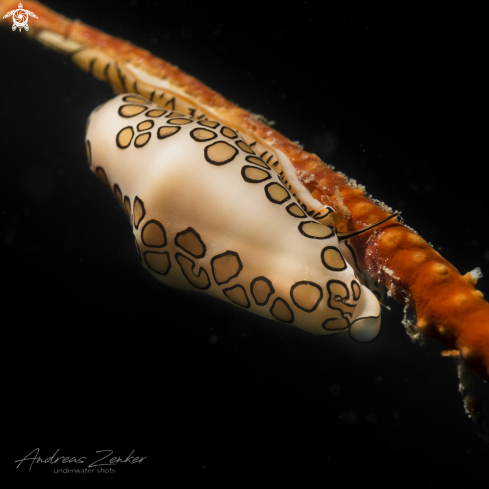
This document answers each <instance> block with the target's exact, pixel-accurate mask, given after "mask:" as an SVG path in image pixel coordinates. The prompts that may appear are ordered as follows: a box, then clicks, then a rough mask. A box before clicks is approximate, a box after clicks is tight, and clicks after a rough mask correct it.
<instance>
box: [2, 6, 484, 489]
mask: <svg viewBox="0 0 489 489" xmlns="http://www.w3.org/2000/svg"><path fill="white" fill-rule="evenodd" d="M156 3H157V4H159V5H156V4H155V3H154V2H142V1H138V2H126V1H124V2H103V3H100V4H98V3H97V6H96V7H95V6H94V4H91V3H90V2H70V3H66V2H59V1H58V2H57V1H52V2H49V6H50V7H51V8H53V9H55V10H57V11H59V12H60V13H62V14H64V15H66V16H67V17H70V18H79V19H81V20H82V21H84V22H85V23H87V24H90V25H93V26H95V27H97V28H99V29H102V30H103V31H106V32H107V33H109V34H112V35H115V36H118V37H121V38H123V39H126V40H129V41H131V42H132V43H133V44H135V45H138V46H140V47H143V48H145V49H148V50H150V51H151V52H153V54H155V55H157V56H160V57H162V58H163V59H166V60H168V61H170V62H172V63H174V64H176V65H178V66H179V67H180V68H181V69H183V70H184V71H186V72H188V73H190V74H192V75H194V76H196V77H197V78H199V79H200V80H201V81H203V82H204V83H206V84H207V85H209V86H210V87H211V88H213V89H214V90H216V91H218V92H220V93H222V94H223V95H224V96H226V97H227V98H229V99H230V100H232V101H234V102H236V103H238V104H239V105H241V106H242V107H244V108H246V109H249V110H251V111H252V112H255V113H259V114H262V115H264V116H265V117H267V118H268V119H269V120H273V121H275V122H276V126H275V127H276V128H277V129H278V130H279V131H280V132H282V133H284V134H285V135H286V136H287V137H289V138H290V139H292V140H294V141H295V140H298V141H300V142H301V143H302V144H304V145H305V149H306V150H308V151H310V152H314V153H317V154H318V155H319V156H320V157H322V158H323V159H324V160H325V161H327V162H328V163H330V164H333V165H335V166H336V169H337V170H339V171H342V172H344V173H345V174H347V175H348V176H350V177H352V178H355V179H357V180H358V181H359V182H360V183H362V184H363V185H365V186H366V188H367V192H368V193H371V194H372V195H374V196H375V197H376V198H377V199H380V200H383V201H385V202H386V203H388V204H389V205H391V206H392V207H394V208H395V209H397V210H401V211H402V213H403V217H404V219H405V222H406V223H407V224H408V225H410V226H411V227H413V228H414V229H415V230H416V231H418V232H419V233H420V234H421V235H422V236H423V237H424V238H425V239H426V240H427V241H429V242H431V243H432V244H433V246H434V247H435V248H436V249H437V250H440V252H441V253H442V255H443V256H445V257H446V258H447V259H448V260H449V261H451V262H452V263H453V264H454V265H455V266H456V267H457V268H458V269H459V271H460V272H461V273H465V272H467V271H468V270H471V269H473V268H475V267H476V266H480V267H481V268H482V270H483V272H484V271H485V272H486V274H487V273H488V272H489V266H488V261H489V236H488V231H487V227H486V226H487V210H488V199H487V190H486V185H487V183H486V179H485V176H484V175H485V168H486V167H487V149H486V145H487V129H488V127H487V116H488V103H487V95H486V92H487V86H488V80H487V75H486V73H485V65H486V63H487V58H486V49H485V46H487V41H488V39H487V34H486V33H487V28H486V26H485V25H483V22H482V12H477V11H475V10H474V11H469V10H468V8H466V9H464V8H462V9H461V10H458V11H446V10H444V11H437V12H427V11H420V10H414V9H411V8H410V7H409V6H408V5H405V7H404V8H402V9H401V8H399V9H397V10H396V9H391V10H380V9H379V10H374V9H370V10H369V9H365V10H362V11H360V10H356V9H353V8H347V7H345V8H344V9H343V11H341V12H338V11H331V9H330V7H329V6H328V5H327V4H322V3H321V4H319V3H315V2H291V3H289V4H287V6H286V4H285V3H284V2H275V1H264V2H253V1H252V2H248V3H246V4H242V5H238V4H231V3H230V2H189V1H180V2H178V3H171V2H156ZM320 5H323V6H322V7H321V6H320ZM35 22H36V21H35V19H34V20H30V21H29V23H30V25H34V23H35ZM0 42H1V55H2V77H1V88H2V93H3V101H2V104H1V110H2V129H3V130H2V133H1V134H2V136H1V137H2V158H1V159H2V179H1V180H0V182H1V193H0V195H1V219H2V221H1V223H2V224H1V243H2V253H1V257H2V278H3V284H4V288H5V290H6V291H7V294H4V295H3V304H4V307H3V310H4V315H3V318H4V319H3V321H2V323H3V324H4V330H6V331H7V330H8V331H13V332H14V333H15V337H14V339H13V340H12V341H8V342H7V343H4V348H5V349H6V350H7V356H8V357H9V358H11V361H10V366H9V367H8V370H7V375H8V377H9V378H12V379H13V381H14V383H15V390H14V392H13V395H12V397H11V405H12V407H14V409H15V416H14V417H13V418H12V422H14V423H15V426H16V427H17V433H18V435H17V437H16V444H15V448H13V449H12V451H13V454H12V458H13V456H14V455H15V458H20V457H21V456H24V455H26V454H27V453H28V452H29V451H31V450H32V449H34V448H36V447H39V448H40V449H41V457H43V458H46V457H47V456H49V455H52V454H53V453H54V451H55V450H56V449H57V448H59V450H60V452H59V454H63V455H68V456H71V457H75V456H78V457H80V456H87V459H93V457H94V456H95V455H94V454H95V452H96V451H97V450H102V449H113V450H114V454H115V455H119V456H121V457H125V456H126V455H128V454H129V453H130V452H131V450H133V449H134V450H135V453H134V454H135V455H142V456H148V460H147V461H146V462H143V463H142V464H141V465H138V466H132V467H127V466H120V465H119V466H118V467H117V468H116V472H117V473H118V474H127V475H129V474H132V475H135V476H136V477H138V478H140V479H141V478H144V477H145V476H146V475H148V474H156V475H158V474H159V475H160V476H161V478H162V480H165V477H166V476H167V475H169V474H171V473H173V472H176V471H179V472H180V473H181V474H183V479H182V481H184V480H185V477H187V475H189V474H194V473H197V474H199V473H200V474H201V475H203V474H209V473H213V472H214V473H216V474H217V473H219V474H227V473H231V474H232V475H231V477H233V478H234V480H235V479H239V478H240V477H241V474H244V473H247V474H252V475H253V474H256V473H258V470H259V469H261V470H262V469H265V470H266V471H268V472H269V473H271V474H273V476H283V475H287V474H288V473H289V472H290V471H291V470H292V469H295V468H300V469H301V470H303V474H304V482H306V481H307V478H308V477H309V476H310V474H312V473H313V472H314V471H321V472H322V473H323V475H324V483H328V481H329V482H334V481H338V482H345V483H346V482H349V483H354V482H360V481H364V480H365V478H368V479H371V480H372V481H377V482H383V481H388V480H391V481H392V482H395V481H396V480H405V479H406V478H410V477H413V479H418V480H420V481H421V482H423V481H424V482H426V483H430V482H432V483H436V482H437V481H440V480H444V479H445V478H449V479H450V480H452V481H454V480H457V479H460V480H463V479H465V478H467V477H468V478H474V477H475V476H477V475H480V474H482V473H483V470H484V469H483V468H484V467H485V469H487V462H488V460H489V446H488V445H487V444H485V443H484V442H483V441H482V440H481V439H479V438H478V437H477V435H476V433H475V432H474V430H473V428H472V424H471V422H470V421H469V420H468V418H467V417H466V416H465V414H464V412H463V407H462V399H461V396H460V395H459V394H458V392H457V377H456V369H455V364H454V363H453V362H452V361H451V360H449V359H443V358H441V357H440V356H439V354H438V353H437V349H436V348H435V347H434V346H428V347H425V348H421V347H419V346H418V345H415V344H412V343H411V341H410V340H409V338H408V337H407V336H406V334H405V333H404V331H403V326H402V324H401V319H402V307H401V306H399V305H397V304H395V303H393V302H392V301H390V305H391V306H393V310H392V311H390V312H389V311H385V312H384V329H383V333H382V335H381V337H380V338H379V339H378V340H377V341H376V342H375V343H374V344H372V345H363V346H362V345H357V344H352V342H350V341H348V340H327V339H320V338H315V337H312V336H309V335H307V334H305V333H302V332H301V331H299V330H295V329H293V328H291V327H288V326H285V325H282V324H278V323H271V322H270V321H266V320H265V319H262V318H259V317H253V316H251V315H249V314H247V313H244V312H242V311H241V310H238V309H237V308H234V307H231V306H228V305H226V304H224V303H223V302H220V301H217V300H212V299H209V298H207V297H204V296H199V295H197V294H190V293H182V292H179V291H175V290H173V289H169V288H167V287H164V286H162V285H161V284H159V283H158V282H156V281H155V280H153V279H152V278H151V277H150V276H149V275H148V274H147V273H146V272H145V271H144V270H143V269H142V267H141V266H140V264H139V260H138V259H137V257H136V254H135V251H134V249H133V238H132V233H131V229H130V227H129V225H128V223H127V220H126V217H125V216H124V214H123V212H122V210H120V209H119V208H118V206H117V204H116V201H115V199H114V198H113V197H112V196H111V195H109V193H108V192H107V191H106V190H105V189H104V188H102V185H101V184H100V183H99V182H98V181H97V180H96V178H95V177H94V176H93V175H92V174H91V173H90V172H89V171H88V169H87V163H86V157H85V150H84V130H85V123H86V120H87V117H88V115H89V114H90V112H91V111H92V110H93V109H94V108H95V107H96V106H97V105H98V104H100V103H102V102H104V101H105V100H107V99H108V98H110V97H111V96H112V94H111V91H110V89H109V88H107V87H105V86H104V85H103V84H102V83H101V82H98V81H96V80H94V79H91V78H90V76H89V75H87V74H85V73H83V72H81V71H80V70H79V69H78V68H77V67H76V66H75V65H73V64H72V62H71V61H70V60H69V59H67V58H63V57H61V56H59V55H58V54H56V53H53V52H49V51H47V50H46V49H45V48H43V47H41V46H39V45H37V44H35V43H33V42H32V41H30V40H28V39H26V37H25V36H24V35H23V34H19V33H18V32H12V31H9V30H5V29H4V30H3V31H1V32H0ZM479 288H480V290H482V291H483V292H485V294H486V297H487V296H488V294H489V287H488V285H487V279H486V278H484V279H482V281H481V282H480V287H479ZM467 327H471V325H470V324H467ZM216 339H217V341H215V340H216ZM58 466H59V465H57V466H55V468H57V467H58ZM71 467H72V465H70V468H71ZM22 468H23V469H24V470H23V471H22V470H21V469H18V470H17V471H16V472H17V474H20V473H21V472H26V471H27V469H26V468H25V465H24V466H23V467H22ZM52 469H53V467H51V466H49V467H38V466H36V467H34V468H33V471H32V472H31V474H32V475H33V476H34V477H35V476H36V474H38V475H39V474H47V473H51V472H52ZM230 469H232V472H231V471H230ZM394 469H399V470H402V472H398V471H396V472H395V474H397V475H396V476H395V479H392V478H391V477H392V475H391V473H392V471H393V470H394ZM421 474H422V475H421ZM467 474H470V475H467ZM87 477H88V476H87ZM95 477H101V476H95ZM106 477H109V475H107V476H106ZM110 477H112V476H110ZM475 478H476V477H475ZM231 480H233V479H231Z"/></svg>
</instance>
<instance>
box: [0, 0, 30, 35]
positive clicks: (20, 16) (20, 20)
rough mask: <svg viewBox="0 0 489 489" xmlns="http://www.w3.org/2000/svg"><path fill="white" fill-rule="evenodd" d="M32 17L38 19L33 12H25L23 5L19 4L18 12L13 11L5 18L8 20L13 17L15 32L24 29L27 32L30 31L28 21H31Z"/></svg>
mask: <svg viewBox="0 0 489 489" xmlns="http://www.w3.org/2000/svg"><path fill="white" fill-rule="evenodd" d="M29 16H30V17H34V18H35V19H37V15H36V14H35V13H34V12H31V11H30V10H25V9H24V7H23V5H22V4H21V3H19V5H18V8H17V10H11V11H10V12H7V13H6V14H5V15H4V16H3V18H4V19H6V18H7V17H12V20H13V22H14V23H13V24H12V30H13V31H15V30H16V29H17V28H18V29H19V31H21V30H22V28H24V29H25V30H26V31H28V30H29V24H28V23H27V21H28V20H29Z"/></svg>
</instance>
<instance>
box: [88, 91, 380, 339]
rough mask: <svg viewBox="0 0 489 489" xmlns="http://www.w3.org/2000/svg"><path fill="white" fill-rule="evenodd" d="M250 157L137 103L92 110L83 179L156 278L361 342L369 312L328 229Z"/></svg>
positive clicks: (373, 303) (203, 126)
mask: <svg viewBox="0 0 489 489" xmlns="http://www.w3.org/2000/svg"><path fill="white" fill-rule="evenodd" d="M252 146H253V143H252V144H251V147H250V146H248V145H247V144H246V143H245V141H244V140H243V139H242V138H241V136H240V134H239V132H238V131H236V130H235V129H233V128H230V127H227V126H225V125H223V124H222V123H221V122H218V121H209V120H204V119H200V120H196V119H192V118H191V117H189V116H188V115H183V114H180V113H178V112H172V111H169V110H164V109H162V108H161V107H160V106H158V105H156V104H154V103H151V102H149V101H147V100H146V99H143V98H142V97H141V96H139V95H128V94H126V95H120V96H117V97H115V98H114V99H112V100H111V101H109V102H107V103H106V104H104V105H103V106H101V107H99V108H98V109H96V110H95V111H94V112H93V113H92V115H91V117H90V119H89V125H88V128H87V151H88V155H89V161H90V165H91V169H92V170H93V171H94V172H95V173H96V174H97V175H98V176H99V177H100V178H101V179H102V180H104V181H106V182H107V183H108V185H110V188H111V189H112V190H113V191H114V193H115V194H116V197H117V198H118V200H119V201H120V202H121V204H122V205H123V206H124V208H125V210H126V212H127V213H128V216H129V217H130V220H131V224H132V226H133V232H134V236H135V239H136V247H137V248H138V253H139V254H140V258H141V260H142V263H143V265H144V266H145V267H146V268H147V269H148V270H149V271H150V273H151V274H152V275H153V276H154V277H156V278H157V279H158V280H160V281H161V282H163V283H164V284H166V285H169V286H171V287H177V288H180V289H187V290H195V291H201V292H204V293H207V294H212V295H214V296H216V297H219V298H220V299H223V300H225V301H228V302H231V303H234V304H236V305H238V306H240V307H242V308H245V309H248V310H250V311H252V312H254V313H256V314H260V315H261V316H265V317H268V318H270V319H275V320H279V321H283V322H286V323H289V324H292V325H294V326H296V327H299V328H301V329H304V330H306V331H309V332H311V333H314V334H318V335H332V334H336V335H338V334H348V333H349V334H350V336H351V337H352V338H354V339H356V340H357V341H362V342H365V341H371V340H372V339H374V338H375V337H376V336H377V335H378V334H379V331H380V307H379V303H378V301H377V299H376V298H375V296H374V295H373V294H372V292H371V291H370V290H369V289H367V288H366V287H365V286H364V285H362V284H361V282H360V281H359V279H358V278H357V277H356V276H355V273H354V270H353V268H352V267H351V266H350V264H349V263H348V261H347V260H346V259H345V258H344V257H343V255H342V254H341V251H340V246H339V243H338V238H337V236H336V234H335V232H334V228H333V227H332V226H331V227H330V226H325V225H323V224H320V223H319V222H317V221H315V220H313V219H311V218H310V217H309V216H308V215H307V214H306V213H305V212H304V211H303V210H302V209H301V207H300V205H299V204H298V202H297V201H296V200H295V199H294V197H293V195H292V193H291V191H290V190H289V189H287V188H285V187H284V185H283V183H282V181H281V180H280V179H279V177H278V175H277V173H276V172H275V171H273V169H271V168H270V166H269V165H268V164H267V163H265V162H264V161H263V160H261V159H260V158H259V157H258V156H257V155H256V154H255V153H254V151H253V149H252ZM323 209H325V211H326V213H328V212H333V209H331V208H323ZM323 222H324V221H323Z"/></svg>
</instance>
